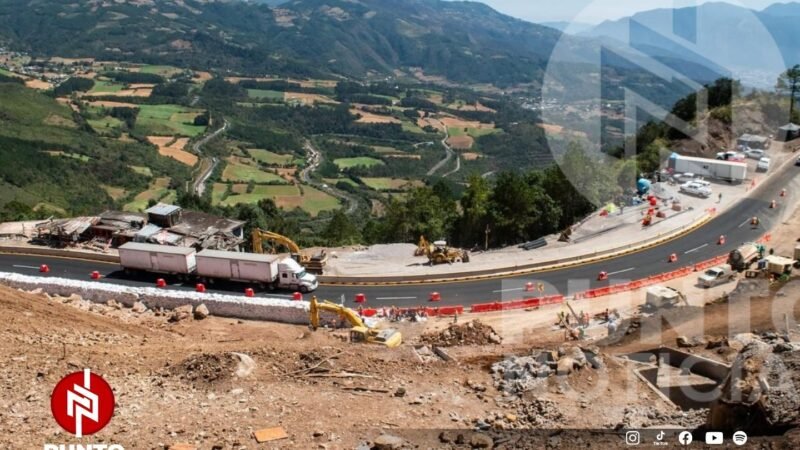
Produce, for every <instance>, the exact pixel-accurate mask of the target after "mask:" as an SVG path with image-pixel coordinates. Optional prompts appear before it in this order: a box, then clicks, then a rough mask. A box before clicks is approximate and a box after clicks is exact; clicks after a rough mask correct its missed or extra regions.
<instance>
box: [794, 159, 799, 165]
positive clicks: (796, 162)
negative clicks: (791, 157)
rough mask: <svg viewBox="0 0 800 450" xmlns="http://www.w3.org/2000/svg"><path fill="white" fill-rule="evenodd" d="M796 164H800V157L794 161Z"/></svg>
mask: <svg viewBox="0 0 800 450" xmlns="http://www.w3.org/2000/svg"><path fill="white" fill-rule="evenodd" d="M794 165H795V166H800V158H797V161H795V162H794Z"/></svg>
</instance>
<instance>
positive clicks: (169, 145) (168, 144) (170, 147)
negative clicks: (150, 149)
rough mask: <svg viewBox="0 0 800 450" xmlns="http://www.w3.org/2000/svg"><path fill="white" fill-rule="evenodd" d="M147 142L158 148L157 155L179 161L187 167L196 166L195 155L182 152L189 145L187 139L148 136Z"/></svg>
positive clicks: (196, 159)
mask: <svg viewBox="0 0 800 450" xmlns="http://www.w3.org/2000/svg"><path fill="white" fill-rule="evenodd" d="M147 140H148V141H150V142H151V143H152V144H153V145H155V146H156V147H158V153H159V154H161V155H163V156H168V157H170V158H172V159H175V160H177V161H180V162H182V163H183V164H186V165H187V166H189V167H192V166H194V165H195V164H197V161H198V158H197V155H195V154H193V153H189V152H187V151H186V150H184V149H185V148H186V145H187V144H188V143H189V138H178V139H176V138H174V137H171V136H148V137H147Z"/></svg>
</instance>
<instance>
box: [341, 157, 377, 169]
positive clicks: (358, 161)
mask: <svg viewBox="0 0 800 450" xmlns="http://www.w3.org/2000/svg"><path fill="white" fill-rule="evenodd" d="M333 163H334V164H336V165H337V166H339V169H349V168H351V167H357V166H364V167H372V166H382V165H384V164H386V163H384V162H383V161H381V160H380V159H376V158H370V157H369V156H358V157H355V158H339V159H335V160H333Z"/></svg>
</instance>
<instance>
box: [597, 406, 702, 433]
mask: <svg viewBox="0 0 800 450" xmlns="http://www.w3.org/2000/svg"><path fill="white" fill-rule="evenodd" d="M707 416H708V410H707V409H692V410H689V411H673V412H664V411H661V410H659V409H658V408H655V407H632V406H629V407H627V408H625V411H624V412H623V418H622V422H619V423H608V424H606V427H608V428H613V429H615V430H621V429H628V428H648V427H657V426H662V425H671V426H675V427H680V428H685V429H689V430H691V429H695V428H697V427H699V426H701V425H703V424H704V423H705V421H706V417H707Z"/></svg>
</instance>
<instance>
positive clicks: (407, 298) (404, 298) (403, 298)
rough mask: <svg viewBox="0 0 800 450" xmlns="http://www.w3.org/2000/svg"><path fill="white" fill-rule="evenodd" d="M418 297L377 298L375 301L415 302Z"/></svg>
mask: <svg viewBox="0 0 800 450" xmlns="http://www.w3.org/2000/svg"><path fill="white" fill-rule="evenodd" d="M416 298H417V297H375V300H414V299H416Z"/></svg>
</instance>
